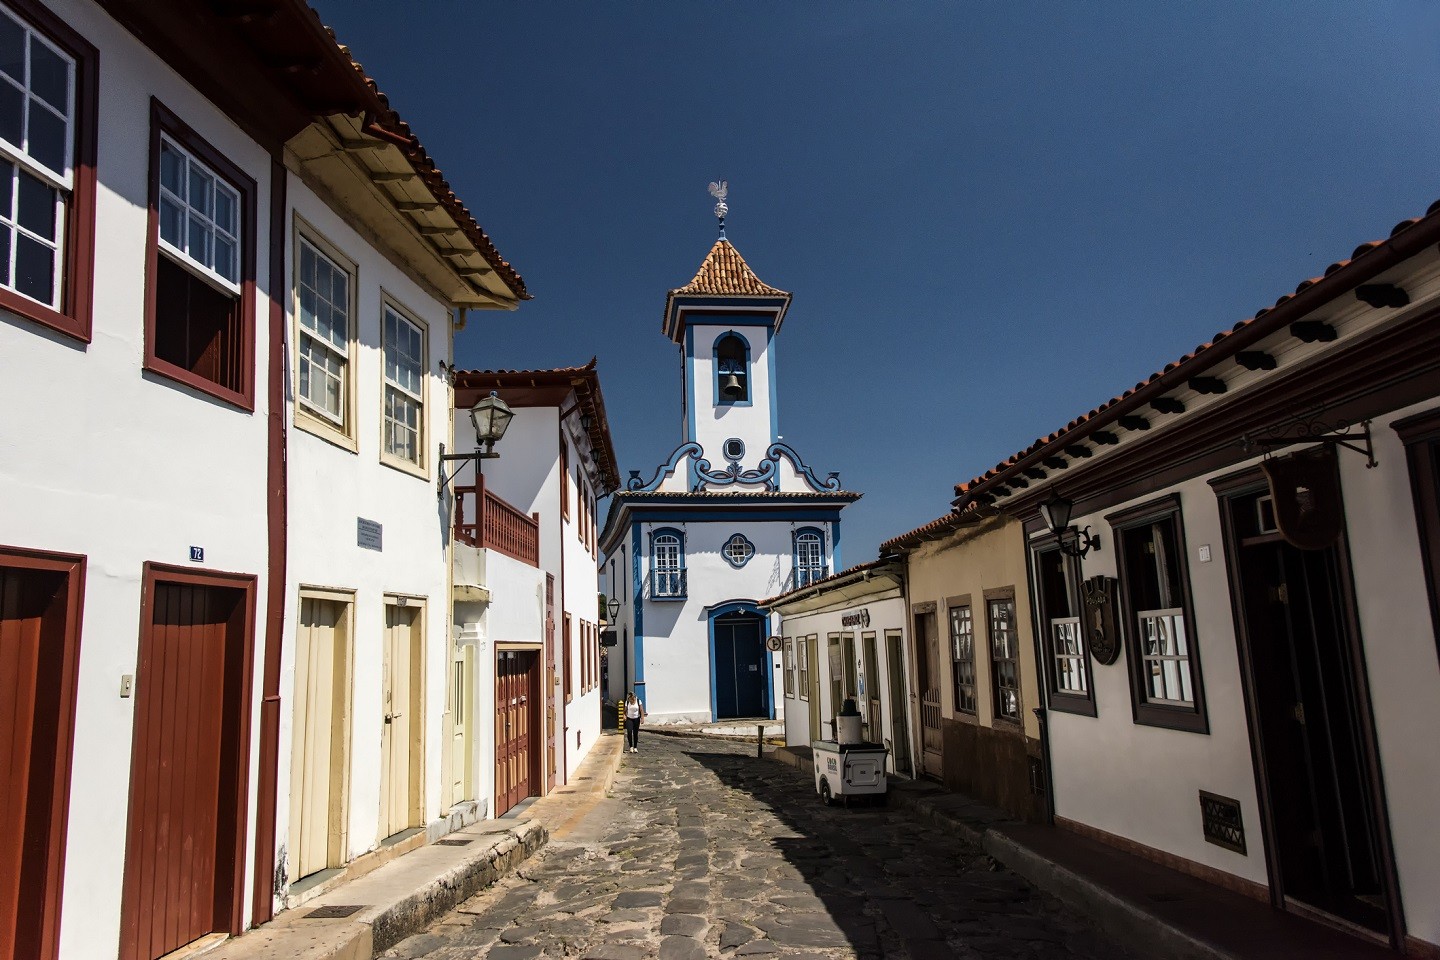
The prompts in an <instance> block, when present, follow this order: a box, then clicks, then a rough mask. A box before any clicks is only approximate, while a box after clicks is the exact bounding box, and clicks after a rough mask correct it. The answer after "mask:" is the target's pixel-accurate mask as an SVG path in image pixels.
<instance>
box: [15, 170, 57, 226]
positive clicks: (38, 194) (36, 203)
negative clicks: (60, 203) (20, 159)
mask: <svg viewBox="0 0 1440 960" xmlns="http://www.w3.org/2000/svg"><path fill="white" fill-rule="evenodd" d="M57 199H58V198H57V196H56V191H55V189H54V188H53V187H51V186H49V185H48V184H45V183H43V182H42V181H40V180H37V179H36V178H35V177H32V176H30V174H28V173H23V172H22V173H21V174H20V198H19V200H20V202H19V204H18V205H17V207H16V216H17V219H18V220H19V222H20V226H22V227H24V228H25V229H26V230H29V231H30V232H31V233H34V234H37V235H39V236H41V237H44V238H45V239H46V240H51V241H53V240H55V203H56V200H57Z"/></svg>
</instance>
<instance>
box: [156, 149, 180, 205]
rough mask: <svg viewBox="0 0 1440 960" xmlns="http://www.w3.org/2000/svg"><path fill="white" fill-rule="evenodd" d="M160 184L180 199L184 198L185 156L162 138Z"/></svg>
mask: <svg viewBox="0 0 1440 960" xmlns="http://www.w3.org/2000/svg"><path fill="white" fill-rule="evenodd" d="M160 185H161V186H162V187H164V188H165V189H166V190H169V191H170V192H171V193H173V194H175V196H177V197H179V198H180V199H181V200H184V199H185V157H184V156H183V155H181V154H180V152H179V151H177V150H176V149H175V148H174V147H172V146H170V144H169V143H166V142H165V141H163V140H162V141H161V142H160Z"/></svg>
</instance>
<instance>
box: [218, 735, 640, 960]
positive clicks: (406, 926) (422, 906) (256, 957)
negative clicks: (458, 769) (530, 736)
mask: <svg viewBox="0 0 1440 960" xmlns="http://www.w3.org/2000/svg"><path fill="white" fill-rule="evenodd" d="M623 745H624V738H623V737H620V736H618V735H613V734H607V735H605V736H602V737H601V738H600V739H599V740H598V741H597V742H596V743H595V745H594V746H593V747H591V748H590V753H589V754H588V755H587V756H586V757H585V760H584V761H583V762H582V763H581V764H580V769H579V770H578V771H576V774H575V776H574V777H572V778H571V781H570V783H569V784H567V785H566V786H563V787H559V788H557V789H556V790H555V791H554V792H552V793H551V794H550V796H548V797H541V798H540V799H537V800H534V801H531V802H528V803H526V804H524V805H523V809H518V810H517V811H511V813H509V814H507V815H506V816H504V817H501V818H500V819H498V820H482V821H480V822H478V823H474V824H471V825H470V826H468V827H465V828H463V829H461V830H457V831H455V832H454V833H451V834H449V835H448V836H446V837H444V838H443V839H441V840H440V841H439V842H438V843H432V844H429V845H427V846H423V847H420V848H418V849H416V850H413V851H411V852H410V853H407V854H405V855H403V856H400V857H397V858H396V859H394V860H392V861H390V862H389V863H386V864H384V865H383V866H381V867H378V868H377V869H375V870H374V871H373V872H371V873H368V874H366V875H364V876H362V877H360V878H358V879H356V880H353V881H351V882H350V883H345V884H342V885H340V886H338V887H336V888H335V889H333V890H330V891H327V892H326V893H325V894H324V895H322V896H319V897H316V898H315V899H314V900H310V901H307V902H306V903H305V904H304V905H302V906H300V907H297V908H296V909H294V910H286V911H284V912H283V913H280V914H278V915H277V916H276V917H275V919H274V920H273V921H271V922H270V923H267V924H265V925H264V926H262V927H257V928H255V929H254V930H251V931H249V932H247V933H245V934H244V935H243V936H240V937H236V938H234V939H232V940H227V941H225V942H224V943H222V944H221V945H220V946H218V947H216V948H215V949H213V950H208V951H205V952H204V954H203V957H204V960H370V958H372V957H374V956H376V955H377V954H379V953H380V952H382V951H384V950H387V949H389V948H390V947H391V946H393V945H394V944H396V943H399V942H400V941H401V940H403V939H404V938H406V937H408V936H410V935H411V934H413V933H418V932H419V931H421V930H422V929H424V928H425V927H426V926H428V925H429V924H430V923H431V922H433V921H434V920H436V919H438V918H439V917H441V916H443V915H444V914H446V913H447V912H449V911H450V910H451V909H453V908H454V907H455V906H457V905H458V904H460V903H462V902H464V901H465V900H468V899H469V898H470V897H472V896H474V895H475V893H477V892H478V891H480V890H481V889H483V888H484V887H486V886H488V885H490V884H491V883H494V882H495V881H496V880H497V879H499V878H500V877H503V876H505V875H506V874H509V873H512V872H514V870H515V869H516V867H518V866H519V865H520V864H521V863H522V862H523V861H524V860H525V859H526V858H527V857H529V856H530V855H531V854H533V853H534V852H535V851H536V850H539V849H540V848H541V847H543V846H544V845H545V844H546V843H547V842H548V841H549V840H550V839H551V838H552V837H557V838H558V837H564V836H565V835H566V834H568V833H569V832H570V831H571V830H573V829H574V828H575V826H576V824H578V823H579V822H580V820H581V819H582V818H583V817H584V816H585V814H586V813H588V812H589V811H590V810H591V809H593V808H594V807H595V805H596V804H598V803H599V802H600V801H602V800H604V799H605V795H606V793H607V792H608V791H609V790H610V785H611V783H612V782H613V781H614V779H615V771H616V768H617V767H618V766H619V763H620V748H621V747H622V746H623ZM317 911H318V915H317ZM336 914H338V916H336Z"/></svg>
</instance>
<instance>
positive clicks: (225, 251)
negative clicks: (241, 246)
mask: <svg viewBox="0 0 1440 960" xmlns="http://www.w3.org/2000/svg"><path fill="white" fill-rule="evenodd" d="M215 272H216V273H218V274H220V276H222V277H224V278H225V279H226V280H230V281H232V282H238V281H239V279H240V270H239V268H238V267H237V266H236V263H235V241H234V240H231V239H230V238H229V237H222V236H217V237H216V238H215Z"/></svg>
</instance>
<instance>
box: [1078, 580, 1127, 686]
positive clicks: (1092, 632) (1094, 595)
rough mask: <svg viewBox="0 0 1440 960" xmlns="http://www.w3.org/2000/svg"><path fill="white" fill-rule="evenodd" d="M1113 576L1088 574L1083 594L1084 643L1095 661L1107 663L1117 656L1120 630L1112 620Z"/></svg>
mask: <svg viewBox="0 0 1440 960" xmlns="http://www.w3.org/2000/svg"><path fill="white" fill-rule="evenodd" d="M1115 585H1116V580H1115V578H1114V577H1091V578H1090V579H1089V580H1086V581H1085V583H1084V584H1082V586H1083V587H1084V593H1085V642H1086V643H1088V644H1089V645H1090V655H1091V656H1092V657H1094V658H1095V661H1096V662H1097V663H1103V664H1104V665H1105V666H1107V667H1108V666H1110V664H1112V663H1114V662H1115V661H1116V660H1118V659H1119V658H1120V631H1119V628H1118V626H1117V624H1116V620H1115Z"/></svg>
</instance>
